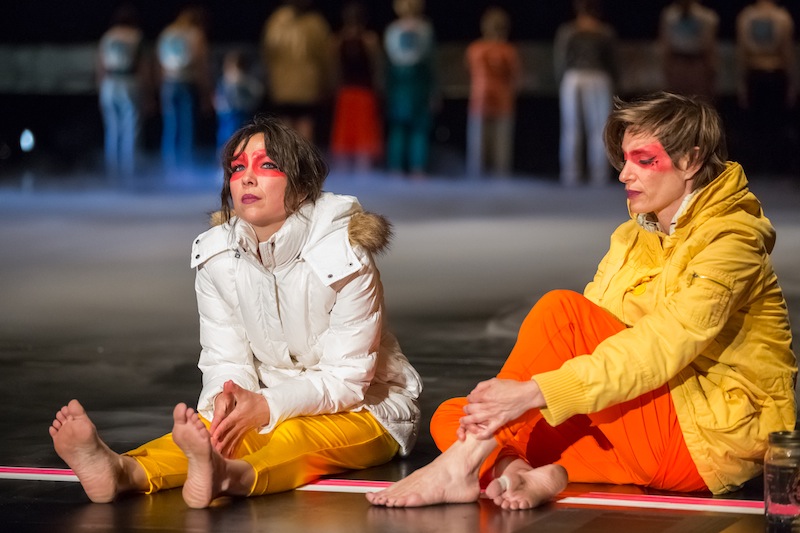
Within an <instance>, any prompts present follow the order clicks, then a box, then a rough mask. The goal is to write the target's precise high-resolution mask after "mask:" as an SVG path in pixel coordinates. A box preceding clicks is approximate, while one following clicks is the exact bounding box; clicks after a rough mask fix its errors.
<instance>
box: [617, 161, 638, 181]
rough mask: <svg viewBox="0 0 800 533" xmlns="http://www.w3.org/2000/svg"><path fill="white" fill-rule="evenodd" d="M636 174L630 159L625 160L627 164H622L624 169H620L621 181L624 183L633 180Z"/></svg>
mask: <svg viewBox="0 0 800 533" xmlns="http://www.w3.org/2000/svg"><path fill="white" fill-rule="evenodd" d="M634 177H635V176H634V175H633V167H632V165H631V163H630V162H629V161H625V164H623V165H622V169H621V170H620V171H619V181H620V182H622V183H628V182H629V181H631V180H633V178H634Z"/></svg>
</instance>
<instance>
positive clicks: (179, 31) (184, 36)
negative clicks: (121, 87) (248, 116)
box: [157, 6, 212, 171]
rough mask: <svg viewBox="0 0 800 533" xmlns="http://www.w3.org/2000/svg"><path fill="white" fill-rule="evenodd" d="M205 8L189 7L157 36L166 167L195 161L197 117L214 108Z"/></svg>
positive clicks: (181, 166)
mask: <svg viewBox="0 0 800 533" xmlns="http://www.w3.org/2000/svg"><path fill="white" fill-rule="evenodd" d="M205 23H206V16H205V10H204V9H203V8H200V7H196V6H191V7H186V8H184V9H182V10H181V11H180V13H179V14H178V17H177V18H176V19H175V21H174V22H172V23H171V24H169V25H168V26H167V27H166V28H165V29H164V30H163V31H162V32H161V34H160V35H159V37H158V44H157V48H158V60H159V63H160V65H161V116H162V120H163V130H162V134H161V152H162V156H163V158H164V162H165V164H166V166H167V169H168V170H170V171H175V170H179V171H180V170H186V169H187V168H188V167H189V166H190V164H191V162H192V152H193V150H194V144H195V119H196V116H197V113H198V110H199V109H202V110H203V111H209V110H210V109H211V93H212V90H211V71H210V64H209V61H210V59H209V55H210V53H209V46H208V38H207V36H206V28H205Z"/></svg>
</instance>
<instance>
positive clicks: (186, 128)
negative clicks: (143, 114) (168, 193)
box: [161, 81, 197, 169]
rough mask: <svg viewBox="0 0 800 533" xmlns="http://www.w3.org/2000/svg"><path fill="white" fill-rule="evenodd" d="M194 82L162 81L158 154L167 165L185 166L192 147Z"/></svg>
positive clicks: (169, 166) (179, 167)
mask: <svg viewBox="0 0 800 533" xmlns="http://www.w3.org/2000/svg"><path fill="white" fill-rule="evenodd" d="M196 100H197V97H196V94H195V88H194V85H192V84H191V83H188V82H179V81H165V82H164V83H163V84H162V85H161V115H162V119H163V131H162V133H161V155H162V157H163V158H164V164H165V165H166V166H167V168H168V169H183V168H187V167H188V166H189V165H190V163H191V161H192V149H193V147H194V112H195V102H196Z"/></svg>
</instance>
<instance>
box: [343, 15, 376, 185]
mask: <svg viewBox="0 0 800 533" xmlns="http://www.w3.org/2000/svg"><path fill="white" fill-rule="evenodd" d="M334 42H335V46H334V53H335V54H336V58H335V60H334V61H335V63H336V64H337V66H338V83H339V88H338V90H337V93H336V104H335V107H334V113H333V128H332V131H331V154H332V155H333V160H334V166H335V167H337V168H338V169H345V168H346V166H347V165H348V163H350V162H352V164H353V166H354V167H355V170H356V171H357V172H362V173H363V172H366V171H369V170H370V169H371V168H372V167H373V166H374V165H375V163H376V162H377V161H378V160H379V159H380V157H381V156H382V155H383V125H382V121H381V109H380V107H379V104H378V93H377V88H376V86H377V72H378V71H379V70H380V56H381V52H382V50H381V44H380V39H379V38H378V35H377V34H376V33H375V32H374V31H371V30H369V29H367V27H366V13H365V9H364V4H362V3H361V2H358V1H351V2H348V3H347V4H345V6H344V9H343V10H342V29H341V31H339V33H338V34H337V35H336V38H335V40H334Z"/></svg>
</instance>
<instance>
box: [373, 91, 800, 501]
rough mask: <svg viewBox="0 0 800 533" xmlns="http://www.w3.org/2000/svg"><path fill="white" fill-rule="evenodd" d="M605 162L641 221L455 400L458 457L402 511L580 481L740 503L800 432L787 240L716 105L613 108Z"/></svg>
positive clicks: (447, 417)
mask: <svg viewBox="0 0 800 533" xmlns="http://www.w3.org/2000/svg"><path fill="white" fill-rule="evenodd" d="M604 135H605V142H606V150H607V152H608V155H609V159H610V160H611V162H612V163H613V164H614V165H615V166H616V168H617V169H619V172H620V175H619V180H620V181H621V182H622V183H623V184H624V185H625V191H626V193H627V198H628V210H629V212H630V217H631V219H630V220H629V221H627V222H625V223H623V224H622V225H621V226H619V228H617V230H616V231H615V232H614V233H613V235H612V236H611V244H610V247H609V250H608V252H607V253H606V255H605V257H604V258H603V260H602V261H601V263H600V265H599V267H598V269H597V272H596V274H595V276H594V279H593V280H592V281H591V282H590V283H589V284H588V285H587V286H586V288H585V291H584V294H583V295H581V294H578V293H574V292H570V291H564V290H558V291H553V292H549V293H547V294H546V295H545V296H543V297H542V298H541V300H539V302H537V304H536V305H535V306H534V307H533V309H532V310H531V312H530V314H529V315H528V317H527V318H526V319H525V321H524V322H523V324H522V326H521V328H520V331H519V334H518V338H517V342H516V345H515V346H514V348H513V350H512V352H511V354H510V355H509V357H508V359H507V361H506V363H505V365H504V366H503V368H502V370H501V371H500V373H499V374H498V376H497V378H495V379H491V380H488V381H484V382H482V383H480V384H478V385H477V387H475V389H474V390H472V392H470V394H469V395H468V396H467V397H466V398H456V399H453V400H449V401H446V402H445V403H444V404H442V405H441V406H440V408H439V409H438V410H437V412H436V413H435V415H434V417H433V419H432V422H431V433H432V435H433V437H434V439H435V441H436V443H437V445H438V446H439V448H441V449H442V450H444V452H443V453H442V454H441V455H439V456H438V457H437V458H436V459H434V461H433V462H432V463H431V464H429V465H427V466H425V467H423V468H422V469H420V470H417V471H416V472H414V473H412V474H411V475H410V476H408V477H406V478H404V479H402V480H400V481H399V482H397V483H395V484H393V485H391V486H390V487H388V488H387V489H384V490H383V491H380V492H376V493H371V494H368V495H367V498H368V499H369V501H370V502H372V503H373V504H376V505H385V506H389V507H403V506H421V505H430V504H435V503H443V502H469V501H474V500H476V499H477V498H478V497H479V496H480V491H481V486H485V487H486V489H485V490H486V495H487V496H488V497H489V498H491V499H493V501H494V503H495V504H497V505H499V506H501V507H502V508H504V509H522V508H530V507H534V506H536V505H539V504H541V503H543V502H546V501H548V500H550V499H552V498H553V497H554V496H556V495H557V494H558V493H559V492H560V491H562V490H563V489H564V488H565V487H566V484H567V482H568V481H571V482H589V483H613V484H637V485H642V486H647V487H652V488H656V489H663V490H670V491H685V492H693V491H711V492H713V493H715V494H720V493H725V492H729V491H734V490H736V489H737V488H739V487H741V485H742V484H743V483H744V482H746V481H747V480H749V479H751V478H752V477H754V476H756V475H757V474H758V473H759V472H760V471H761V462H762V458H763V456H764V452H765V450H766V446H767V442H768V435H769V433H770V432H773V431H781V430H788V429H793V428H794V425H795V416H796V415H795V397H794V379H795V375H796V370H797V367H796V361H795V356H794V354H793V353H792V350H791V347H790V345H791V340H792V338H791V329H790V326H789V317H788V312H787V308H786V303H785V301H784V297H783V294H782V292H781V288H780V286H779V285H778V280H777V278H776V276H775V272H774V271H773V267H772V263H771V260H770V252H771V251H772V248H773V246H774V244H775V230H774V229H773V227H772V225H771V224H770V221H769V220H768V219H767V218H766V217H765V216H764V213H763V212H762V209H761V204H760V203H759V201H758V199H757V198H756V197H755V196H754V195H753V193H752V192H750V190H749V188H748V185H747V179H746V178H745V175H744V172H743V170H742V167H741V166H740V165H739V164H737V163H734V162H730V161H727V151H726V148H725V144H724V138H723V133H722V126H721V123H720V119H719V116H718V115H717V113H716V112H715V111H714V109H713V108H712V107H711V106H709V105H708V104H706V103H705V102H703V101H700V100H696V99H691V98H686V97H682V96H677V95H673V94H669V93H659V94H655V95H651V96H648V97H645V98H642V99H640V100H636V101H632V102H623V101H619V100H618V101H616V102H615V108H614V110H613V111H612V113H611V115H610V116H609V118H608V121H607V124H606V128H605V133H604Z"/></svg>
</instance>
